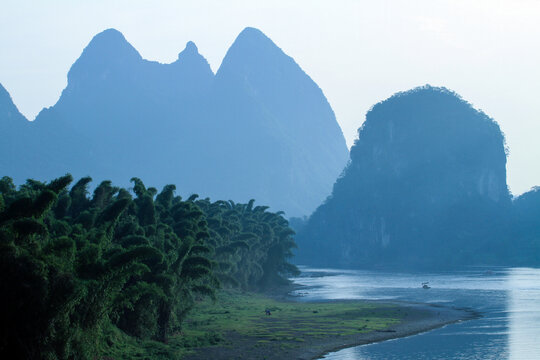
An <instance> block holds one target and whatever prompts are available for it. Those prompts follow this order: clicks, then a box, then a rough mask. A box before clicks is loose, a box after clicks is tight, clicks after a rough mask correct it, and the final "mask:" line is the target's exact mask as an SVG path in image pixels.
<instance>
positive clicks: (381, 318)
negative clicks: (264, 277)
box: [184, 291, 401, 342]
mask: <svg viewBox="0 0 540 360" xmlns="http://www.w3.org/2000/svg"><path fill="white" fill-rule="evenodd" d="M265 309H269V310H270V311H271V313H272V315H270V316H267V315H266V314H265ZM400 317H401V313H400V311H399V308H398V307H397V306H393V305H375V304H370V303H366V302H361V301H346V302H316V303H313V302H292V301H291V302H288V301H278V300H273V299H270V298H268V297H266V296H263V295H259V294H253V293H239V292H233V291H225V292H221V293H220V294H219V296H218V301H216V302H210V301H208V300H206V301H203V302H202V303H201V304H200V305H199V306H198V307H197V311H196V312H194V313H192V314H191V315H190V316H189V317H188V319H187V321H186V326H185V328H184V333H185V334H186V335H187V336H188V337H194V336H196V335H197V334H201V333H212V332H214V333H219V332H228V331H234V332H236V333H238V334H241V335H245V336H252V337H256V338H257V339H258V341H259V342H265V341H280V342H283V341H292V342H303V341H304V338H305V337H325V336H328V335H330V334H339V335H352V334H359V333H365V332H370V331H374V330H380V329H384V328H387V327H388V326H390V325H392V324H396V323H398V322H399V320H398V318H400Z"/></svg>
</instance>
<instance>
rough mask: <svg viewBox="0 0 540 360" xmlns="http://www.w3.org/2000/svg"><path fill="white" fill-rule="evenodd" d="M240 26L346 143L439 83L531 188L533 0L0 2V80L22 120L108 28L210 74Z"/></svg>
mask: <svg viewBox="0 0 540 360" xmlns="http://www.w3.org/2000/svg"><path fill="white" fill-rule="evenodd" d="M246 26H253V27H256V28H259V29H260V30H262V31H263V32H264V33H265V34H266V35H267V36H269V37H270V38H271V39H272V40H273V41H274V42H275V43H276V44H277V45H278V46H280V47H281V48H282V49H283V50H284V51H285V52H286V53H287V54H289V55H290V56H292V57H293V58H294V59H295V60H296V62H297V63H298V64H300V66H301V67H302V68H303V69H304V70H305V71H306V72H307V73H308V74H309V75H310V76H311V77H312V78H313V79H314V80H315V82H317V83H318V84H319V86H320V87H321V88H322V89H323V91H324V93H325V94H326V96H327V98H328V100H329V102H330V104H331V105H332V107H333V109H334V111H335V113H336V116H337V119H338V121H339V123H340V125H341V127H342V129H343V133H344V134H345V137H346V139H347V142H348V144H349V146H350V145H351V144H352V142H353V141H354V139H355V138H356V130H357V128H358V127H359V126H360V125H361V124H362V122H363V121H364V118H365V114H366V111H367V110H368V109H369V108H370V107H371V106H372V105H373V104H375V103H377V102H378V101H381V100H383V99H385V98H387V97H388V96H390V95H392V94H393V93H394V92H396V91H402V90H407V89H410V88H412V87H415V86H418V85H424V84H426V83H429V84H431V85H435V86H445V87H448V88H450V89H452V90H454V91H456V92H458V93H459V94H461V95H462V96H463V98H465V99H466V100H468V101H469V102H471V103H472V104H473V105H474V106H475V107H477V108H479V109H482V110H484V111H485V112H486V113H487V114H488V115H490V116H491V117H493V118H494V119H495V120H496V121H497V122H498V123H499V124H500V126H501V128H502V130H503V131H504V133H505V134H506V138H507V143H508V146H509V147H510V157H509V162H508V167H507V169H508V182H509V185H510V188H511V190H512V192H513V193H514V194H516V195H517V194H520V193H522V192H524V191H526V190H528V189H529V188H530V187H531V186H534V185H540V141H539V140H540V116H539V114H540V99H539V97H540V1H533V0H527V1H525V0H504V1H499V0H489V1H483V0H467V1H465V0H463V1H462V0H421V1H416V0H386V1H385V0H370V1H360V0H333V1H329V0H327V1H316V0H305V1H295V0H287V1H276V0H257V1H253V0H250V1H247V0H246V1H240V0H237V1H225V0H214V1H206V0H196V1H183V0H176V1H173V0H171V1H147V0H146V1H143V0H126V1H110V0H109V1H104V0H93V1H77V0H56V1H53V0H49V1H44V0H41V1H38V0H36V1H24V0H16V1H13V0H2V1H1V2H0V83H2V84H3V85H4V87H5V88H6V89H7V90H8V91H9V92H10V94H11V96H12V97H13V100H14V101H15V103H16V105H17V106H18V107H19V109H20V110H21V112H22V113H23V114H24V115H26V116H27V117H28V118H29V119H33V118H34V117H35V115H36V114H37V113H38V112H39V111H40V110H41V108H43V107H46V106H51V105H53V104H54V103H55V102H56V101H57V100H58V97H59V96H60V92H61V91H62V89H63V88H64V87H65V86H66V81H67V78H66V75H67V72H68V70H69V68H70V66H71V64H72V63H73V62H74V61H75V60H76V59H77V58H78V57H79V55H80V54H81V52H82V49H83V48H84V47H85V46H86V45H87V43H88V42H89V41H90V39H91V38H92V37H93V36H94V35H95V34H96V33H98V32H100V31H102V30H104V29H106V28H110V27H114V28H116V29H118V30H120V31H121V32H122V33H123V34H124V35H125V37H126V38H127V40H128V41H129V42H130V43H131V44H132V45H133V46H134V47H135V48H136V49H137V50H138V51H139V52H140V53H141V55H142V56H143V57H144V58H146V59H150V60H157V61H160V62H164V63H168V62H172V61H174V60H176V58H177V55H178V52H180V51H181V50H182V49H183V48H184V46H185V43H186V42H187V41H189V40H193V41H194V42H195V43H196V44H197V46H198V48H199V52H200V53H201V54H203V55H204V56H205V57H206V58H207V59H208V61H209V63H210V65H211V66H212V69H213V70H214V71H216V70H217V68H218V67H219V65H220V63H221V60H222V58H223V56H224V55H225V52H226V50H227V49H228V47H229V46H230V45H231V43H232V41H233V40H234V39H235V37H236V36H237V35H238V33H239V32H240V31H241V30H242V29H243V28H244V27H246Z"/></svg>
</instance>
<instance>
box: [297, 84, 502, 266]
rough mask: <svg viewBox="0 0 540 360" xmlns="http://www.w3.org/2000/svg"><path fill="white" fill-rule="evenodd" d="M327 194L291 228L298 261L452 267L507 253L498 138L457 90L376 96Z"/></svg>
mask: <svg viewBox="0 0 540 360" xmlns="http://www.w3.org/2000/svg"><path fill="white" fill-rule="evenodd" d="M358 136H359V138H358V140H357V141H356V143H355V144H354V146H353V147H352V149H351V162H350V164H349V165H348V166H347V168H346V169H345V171H344V174H343V176H342V177H340V178H339V179H338V180H337V182H336V183H335V185H334V189H333V193H332V195H331V197H330V198H329V199H328V200H327V201H326V202H325V203H324V204H323V205H321V206H320V207H319V208H318V209H317V210H316V211H315V213H314V214H313V215H312V216H311V217H310V219H309V221H308V223H307V224H306V225H305V226H304V227H303V229H302V230H301V231H300V234H299V235H298V237H297V242H298V244H299V252H298V254H299V257H300V258H299V259H298V261H299V262H300V263H302V262H304V263H310V264H317V265H333V266H336V265H339V266H353V267H365V266H368V267H369V266H397V267H406V268H410V267H438V268H440V267H445V266H446V267H452V266H456V265H463V264H482V263H486V264H487V263H497V262H500V261H501V259H504V253H505V250H506V249H507V248H506V247H505V246H506V245H505V244H504V242H505V241H507V238H508V237H507V236H506V235H508V231H509V228H510V216H509V215H510V212H509V209H510V207H511V200H510V193H509V191H508V187H507V184H506V153H505V143H504V137H503V135H502V133H501V131H500V129H499V126H498V125H497V123H495V122H494V121H493V120H492V119H491V118H489V117H488V116H487V115H485V114H484V113H482V112H481V111H478V110H475V109H474V108H473V107H472V106H471V105H470V104H469V103H467V102H465V101H464V100H462V99H461V98H460V97H459V96H458V95H457V94H455V93H453V92H451V91H449V90H447V89H445V88H436V87H431V86H425V87H420V88H416V89H414V90H411V91H408V92H404V93H398V94H396V95H394V96H392V97H390V98H389V99H387V100H385V101H382V102H381V103H379V104H377V105H375V106H374V107H373V108H372V109H371V110H370V111H369V112H368V114H367V115H366V121H365V123H364V124H363V125H362V127H361V128H360V129H359V130H358Z"/></svg>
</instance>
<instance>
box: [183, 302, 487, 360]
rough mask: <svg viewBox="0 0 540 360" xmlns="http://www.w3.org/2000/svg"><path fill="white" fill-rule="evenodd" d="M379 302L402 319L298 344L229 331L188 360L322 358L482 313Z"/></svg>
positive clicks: (197, 350) (404, 303)
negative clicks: (395, 310)
mask: <svg viewBox="0 0 540 360" xmlns="http://www.w3.org/2000/svg"><path fill="white" fill-rule="evenodd" d="M375 303H378V304H381V305H382V304H392V305H395V306H398V309H399V310H398V311H400V312H401V315H402V317H401V321H400V322H399V323H397V324H394V325H392V326H389V327H388V328H385V329H381V330H376V331H371V332H367V333H358V334H355V335H335V334H329V335H328V336H324V337H322V338H312V337H311V338H310V337H306V338H305V339H304V340H303V342H302V343H301V344H298V345H297V346H283V344H279V343H274V344H267V345H265V346H260V345H258V344H257V338H256V336H247V335H240V334H238V333H236V332H230V333H226V334H225V342H224V344H223V345H217V346H211V347H205V348H198V349H195V353H194V354H191V355H188V356H187V357H186V358H185V359H188V360H201V359H215V360H219V359H223V360H225V359H235V360H236V359H244V360H245V359H261V360H263V359H266V360H273V359H275V360H283V359H301V360H308V359H319V358H321V357H322V356H324V355H325V354H327V353H329V352H333V351H337V350H339V349H343V348H347V347H352V346H357V345H365V344H369V343H374V342H379V341H384V340H389V339H396V338H400V337H406V336H411V335H415V334H418V333H422V332H426V331H429V330H432V329H435V328H439V327H442V326H445V325H448V324H452V323H456V322H460V321H465V320H470V319H474V318H477V317H478V316H479V314H478V313H475V312H474V311H471V310H468V309H456V308H450V307H444V306H438V305H431V304H419V303H406V302H388V301H385V302H377V301H375ZM290 326H291V327H293V328H294V324H290ZM299 335H300V334H299Z"/></svg>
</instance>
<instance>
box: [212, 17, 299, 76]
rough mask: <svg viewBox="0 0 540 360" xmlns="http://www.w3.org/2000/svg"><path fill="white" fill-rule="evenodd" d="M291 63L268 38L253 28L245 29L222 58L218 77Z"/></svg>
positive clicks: (289, 58) (290, 59)
mask: <svg viewBox="0 0 540 360" xmlns="http://www.w3.org/2000/svg"><path fill="white" fill-rule="evenodd" d="M284 61H285V62H292V63H294V60H292V58H291V57H289V56H288V55H286V54H285V53H284V52H283V50H281V48H279V47H278V46H277V45H276V44H275V43H274V42H273V41H272V40H271V39H270V38H269V37H267V36H266V35H265V34H264V33H263V32H262V31H260V30H258V29H255V28H250V27H248V28H245V29H244V30H243V31H242V32H241V33H240V34H239V35H238V36H237V37H236V39H235V40H234V42H233V44H232V45H231V47H230V48H229V50H228V51H227V54H226V55H225V57H224V58H223V62H222V63H221V66H220V68H219V70H218V75H219V74H220V73H221V74H224V73H229V72H230V71H231V70H232V71H233V72H245V71H250V70H249V69H252V68H254V67H256V68H258V67H267V66H269V67H275V66H279V65H280V64H282V63H283V62H284Z"/></svg>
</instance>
